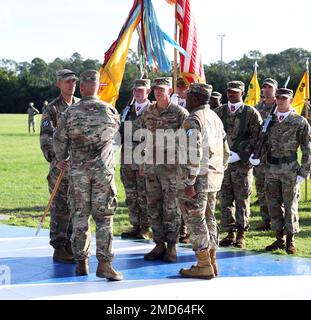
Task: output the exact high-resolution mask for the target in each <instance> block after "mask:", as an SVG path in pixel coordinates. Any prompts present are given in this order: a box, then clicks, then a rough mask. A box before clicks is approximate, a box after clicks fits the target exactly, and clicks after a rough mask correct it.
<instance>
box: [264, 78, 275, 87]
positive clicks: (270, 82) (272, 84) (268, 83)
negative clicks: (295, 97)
mask: <svg viewBox="0 0 311 320" xmlns="http://www.w3.org/2000/svg"><path fill="white" fill-rule="evenodd" d="M265 84H267V85H268V86H270V87H275V88H277V87H278V82H277V81H276V80H274V79H272V78H267V79H265V80H264V81H263V83H262V86H264V85H265Z"/></svg>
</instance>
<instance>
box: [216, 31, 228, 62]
mask: <svg viewBox="0 0 311 320" xmlns="http://www.w3.org/2000/svg"><path fill="white" fill-rule="evenodd" d="M218 36H219V37H220V62H221V65H223V55H222V53H223V38H224V37H225V36H226V35H225V34H220V35H218Z"/></svg>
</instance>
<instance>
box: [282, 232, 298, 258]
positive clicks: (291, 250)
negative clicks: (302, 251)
mask: <svg viewBox="0 0 311 320" xmlns="http://www.w3.org/2000/svg"><path fill="white" fill-rule="evenodd" d="M285 250H286V252H287V253H288V254H295V253H296V252H297V248H296V246H295V240H294V235H293V234H288V235H287V236H286V248H285Z"/></svg>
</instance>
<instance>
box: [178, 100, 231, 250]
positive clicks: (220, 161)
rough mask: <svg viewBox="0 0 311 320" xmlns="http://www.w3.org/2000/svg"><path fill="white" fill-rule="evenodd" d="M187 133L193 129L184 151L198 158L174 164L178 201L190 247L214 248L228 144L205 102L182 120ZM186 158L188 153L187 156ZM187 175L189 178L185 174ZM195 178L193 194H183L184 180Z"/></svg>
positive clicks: (194, 248) (195, 248)
mask: <svg viewBox="0 0 311 320" xmlns="http://www.w3.org/2000/svg"><path fill="white" fill-rule="evenodd" d="M183 128H184V129H185V130H186V132H187V136H189V137H190V136H192V135H193V134H195V132H197V134H198V137H197V139H196V141H195V142H196V143H195V144H191V143H189V148H188V152H189V153H191V152H192V154H196V153H199V154H200V156H201V157H200V158H198V162H197V163H195V162H194V161H190V160H189V161H187V164H180V165H179V167H178V169H179V170H178V180H179V181H180V182H181V183H178V202H179V206H180V208H181V211H182V214H183V217H184V219H185V222H186V225H187V227H188V229H189V231H190V240H191V244H192V247H193V250H194V251H198V250H201V249H216V248H217V246H218V233H217V222H216V218H215V206H216V195H217V191H219V190H220V188H221V183H222V180H223V176H224V170H225V168H226V166H227V161H228V157H229V147H228V143H227V140H226V134H225V131H224V128H223V124H222V122H221V120H220V119H219V117H218V116H217V115H216V114H215V112H214V111H212V110H211V109H210V107H209V105H201V106H199V107H198V108H196V109H195V110H193V111H192V112H191V113H190V115H189V116H188V118H187V119H186V120H185V121H184V124H183ZM187 158H188V159H190V157H189V156H188V157H187ZM189 177H191V178H189ZM188 180H190V182H191V183H193V181H195V184H194V188H195V190H196V195H195V196H194V197H188V196H187V195H185V192H184V190H185V184H187V181H188Z"/></svg>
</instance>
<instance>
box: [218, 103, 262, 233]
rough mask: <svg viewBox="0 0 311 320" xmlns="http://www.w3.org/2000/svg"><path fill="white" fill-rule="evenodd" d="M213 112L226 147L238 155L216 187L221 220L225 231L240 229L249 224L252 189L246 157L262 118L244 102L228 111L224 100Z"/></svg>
mask: <svg viewBox="0 0 311 320" xmlns="http://www.w3.org/2000/svg"><path fill="white" fill-rule="evenodd" d="M215 112H216V113H217V114H218V116H219V117H220V118H221V120H222V122H223V124H224V128H225V131H226V134H227V139H228V144H229V148H230V150H231V151H234V152H236V153H238V155H239V156H240V158H241V160H239V161H237V162H234V163H230V164H229V165H228V169H227V170H226V171H225V175H224V180H223V183H222V187H221V191H220V205H221V221H222V225H223V228H224V230H225V231H227V232H235V231H236V230H240V231H242V232H243V231H246V230H248V228H249V216H250V195H251V193H252V176H253V175H252V165H251V164H250V162H249V161H248V159H249V157H250V155H251V153H252V152H253V149H254V146H255V144H256V142H257V139H258V135H259V132H260V126H261V122H262V120H261V116H260V114H259V112H258V111H257V110H256V109H255V108H252V107H249V106H246V105H244V104H243V105H242V106H241V107H240V108H239V109H238V110H237V111H236V112H235V113H231V112H230V110H229V108H228V104H224V105H222V106H221V107H219V108H217V109H216V110H215ZM243 122H244V125H243Z"/></svg>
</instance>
